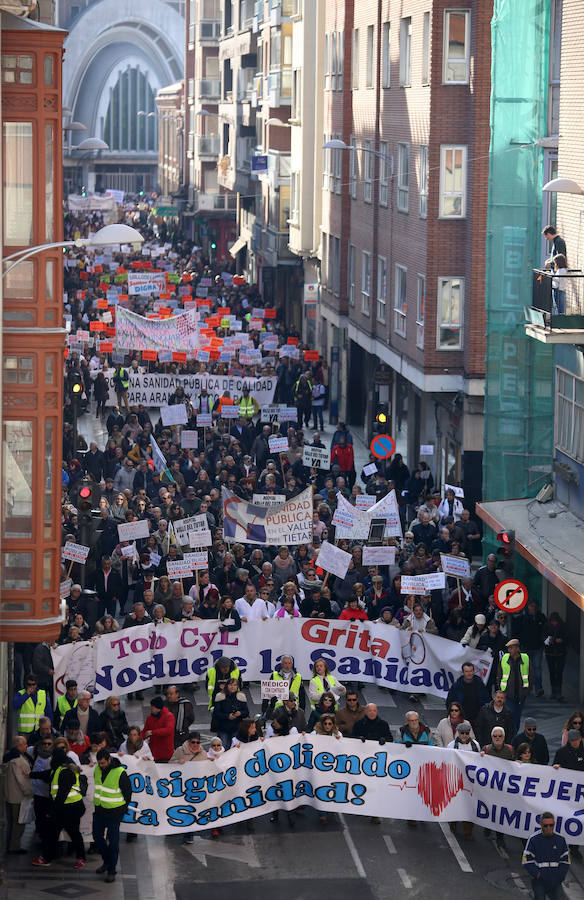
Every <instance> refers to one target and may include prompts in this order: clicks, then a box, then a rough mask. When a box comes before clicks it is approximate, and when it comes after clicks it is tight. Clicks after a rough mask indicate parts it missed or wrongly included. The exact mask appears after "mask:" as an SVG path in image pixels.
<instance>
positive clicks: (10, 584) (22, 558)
mask: <svg viewBox="0 0 584 900" xmlns="http://www.w3.org/2000/svg"><path fill="white" fill-rule="evenodd" d="M5 536H6V535H5ZM0 587H1V588H2V590H3V591H30V590H32V553H12V552H11V551H9V552H7V553H3V554H2V581H1V584H0ZM24 607H25V604H23V611H24ZM4 608H5V609H8V605H7V604H6V603H5V604H4ZM26 608H28V604H26Z"/></svg>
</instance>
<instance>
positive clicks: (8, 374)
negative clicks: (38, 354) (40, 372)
mask: <svg viewBox="0 0 584 900" xmlns="http://www.w3.org/2000/svg"><path fill="white" fill-rule="evenodd" d="M3 368H4V381H5V382H6V383H7V384H34V359H33V357H32V356H5V357H4V366H3Z"/></svg>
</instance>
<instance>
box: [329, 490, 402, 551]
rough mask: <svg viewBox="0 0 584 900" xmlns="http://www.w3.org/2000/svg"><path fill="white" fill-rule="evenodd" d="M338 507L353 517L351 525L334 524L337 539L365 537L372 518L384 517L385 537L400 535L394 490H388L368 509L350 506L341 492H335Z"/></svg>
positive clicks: (400, 529)
mask: <svg viewBox="0 0 584 900" xmlns="http://www.w3.org/2000/svg"><path fill="white" fill-rule="evenodd" d="M339 508H340V509H341V510H342V511H343V512H345V513H346V514H347V515H351V516H352V517H353V524H352V525H351V526H349V525H336V526H335V539H336V540H337V541H338V540H340V539H341V538H348V539H349V540H356V539H359V538H361V539H367V538H368V537H369V527H370V525H371V521H372V519H385V521H386V526H385V532H384V534H385V537H401V536H402V527H401V521H400V517H399V507H398V505H397V499H396V496H395V491H390V492H389V494H386V495H385V497H382V498H381V500H379V502H378V503H375V504H374V505H373V506H370V507H369V509H359V508H358V507H356V506H352V504H351V503H349V501H348V500H346V499H345V497H343V495H342V494H341V493H337V509H339Z"/></svg>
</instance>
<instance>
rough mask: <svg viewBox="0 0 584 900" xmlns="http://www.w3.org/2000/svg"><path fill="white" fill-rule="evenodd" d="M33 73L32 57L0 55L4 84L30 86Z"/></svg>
mask: <svg viewBox="0 0 584 900" xmlns="http://www.w3.org/2000/svg"><path fill="white" fill-rule="evenodd" d="M33 72H34V57H33V56H14V55H12V54H10V55H9V54H7V53H3V54H2V81H3V82H4V84H32V83H33Z"/></svg>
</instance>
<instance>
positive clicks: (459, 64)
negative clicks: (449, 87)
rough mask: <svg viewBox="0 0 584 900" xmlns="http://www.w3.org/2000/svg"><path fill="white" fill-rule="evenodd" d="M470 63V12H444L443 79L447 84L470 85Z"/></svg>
mask: <svg viewBox="0 0 584 900" xmlns="http://www.w3.org/2000/svg"><path fill="white" fill-rule="evenodd" d="M469 61H470V10H468V9H446V10H445V11H444V63H443V73H442V78H443V81H444V83H445V84H468V81H469Z"/></svg>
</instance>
